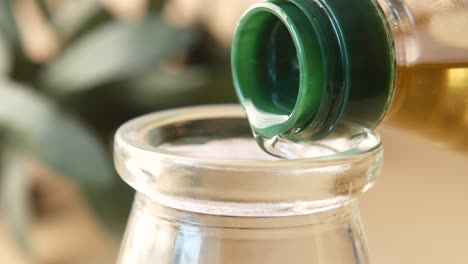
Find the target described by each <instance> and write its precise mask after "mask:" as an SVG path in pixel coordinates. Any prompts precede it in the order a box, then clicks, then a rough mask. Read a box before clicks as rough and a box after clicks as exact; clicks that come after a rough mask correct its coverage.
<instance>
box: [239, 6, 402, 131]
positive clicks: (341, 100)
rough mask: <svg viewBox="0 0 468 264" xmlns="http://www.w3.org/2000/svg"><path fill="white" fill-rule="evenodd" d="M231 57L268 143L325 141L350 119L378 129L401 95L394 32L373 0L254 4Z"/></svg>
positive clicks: (256, 125) (255, 123)
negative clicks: (273, 140)
mask: <svg viewBox="0 0 468 264" xmlns="http://www.w3.org/2000/svg"><path fill="white" fill-rule="evenodd" d="M231 59H232V73H233V80H234V85H235V87H236V92H237V94H238V97H239V99H240V101H241V103H242V105H243V107H244V108H245V110H246V112H247V115H248V118H249V122H250V123H251V126H252V128H253V130H254V131H255V133H257V134H259V135H260V136H262V137H266V138H272V137H274V136H277V135H280V134H281V135H282V136H284V137H287V138H289V139H292V140H304V139H319V138H322V137H324V136H326V135H328V134H329V133H330V132H331V131H332V130H333V129H334V127H335V126H336V124H337V122H339V121H340V120H342V119H343V118H345V117H346V118H348V119H353V120H355V121H358V122H360V123H366V124H369V125H370V126H373V125H376V124H377V123H378V122H379V121H380V120H381V118H382V117H383V115H384V114H385V112H386V110H387V108H388V106H389V103H390V101H391V97H392V95H393V86H394V80H395V56H394V48H393V42H392V39H391V33H390V30H389V29H388V25H387V23H386V20H385V18H384V15H383V12H382V11H381V10H380V9H379V7H378V6H377V5H376V4H375V3H374V2H373V1H371V0H348V1H342V0H335V1H332V0H328V1H327V0H273V1H268V2H263V3H258V4H256V5H253V6H252V7H251V8H250V9H249V10H247V12H246V13H245V14H244V15H243V16H242V18H241V20H240V21H239V24H238V27H237V31H236V34H235V37H234V41H233V45H232V58H231Z"/></svg>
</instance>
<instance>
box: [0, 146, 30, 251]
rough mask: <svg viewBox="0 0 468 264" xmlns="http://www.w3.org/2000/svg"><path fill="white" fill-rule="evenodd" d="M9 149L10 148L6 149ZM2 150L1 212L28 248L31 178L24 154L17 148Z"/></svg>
mask: <svg viewBox="0 0 468 264" xmlns="http://www.w3.org/2000/svg"><path fill="white" fill-rule="evenodd" d="M8 150H11V149H8ZM14 151H16V152H13V151H5V150H4V151H3V155H2V160H1V169H2V170H1V175H2V178H1V182H0V190H1V192H0V194H1V203H2V210H3V214H4V215H5V217H6V220H7V221H8V224H9V225H10V226H11V229H12V231H13V233H14V235H15V237H16V239H17V241H18V242H19V245H20V246H22V247H23V248H24V249H28V242H27V238H28V231H29V223H30V219H31V215H30V207H29V203H30V201H29V197H30V196H29V191H30V187H31V186H30V184H31V178H30V176H29V175H28V172H27V167H26V162H27V160H26V155H24V153H21V152H19V151H17V150H14Z"/></svg>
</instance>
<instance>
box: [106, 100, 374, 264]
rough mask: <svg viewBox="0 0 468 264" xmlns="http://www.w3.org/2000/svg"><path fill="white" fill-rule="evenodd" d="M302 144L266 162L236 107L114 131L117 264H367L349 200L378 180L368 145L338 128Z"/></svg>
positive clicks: (183, 113) (155, 117)
mask: <svg viewBox="0 0 468 264" xmlns="http://www.w3.org/2000/svg"><path fill="white" fill-rule="evenodd" d="M343 135H348V136H350V137H347V138H346V137H343ZM311 144H312V145H306V144H305V145H301V148H296V150H295V151H294V150H293V149H290V151H291V152H290V155H291V159H289V160H282V159H278V158H275V157H273V156H269V155H268V154H266V153H265V152H263V151H262V150H261V149H260V148H259V147H258V146H257V144H256V142H255V140H254V138H252V135H251V130H250V128H249V125H248V122H247V120H246V117H245V114H244V112H243V110H242V108H241V107H239V106H229V105H224V106H205V107H191V108H183V109H178V110H171V111H165V112H161V113H156V114H150V115H147V116H144V117H141V118H138V119H135V120H132V121H130V122H128V123H126V124H124V125H123V126H122V127H121V128H120V129H119V130H118V132H117V134H116V138H115V164H116V168H117V170H118V172H119V174H120V175H121V177H122V178H123V179H124V180H125V181H126V182H127V183H128V184H129V185H131V186H132V187H133V188H135V189H136V190H137V193H136V196H135V201H134V205H133V209H132V213H131V216H130V218H129V222H128V226H127V230H126V234H125V238H124V241H123V243H122V247H121V252H120V257H119V263H121V264H127V263H131V264H143V263H145V264H146V263H158V264H217V263H222V264H239V263H242V264H258V263H268V264H284V263H290V264H312V263H313V264H338V263H339V264H347V263H360V264H363V263H368V262H369V261H368V254H367V247H366V240H365V236H364V233H363V228H362V224H361V221H360V214H359V209H358V202H357V197H358V196H359V195H360V194H361V193H363V192H365V191H367V190H368V189H369V188H370V187H371V186H372V185H373V184H374V182H375V180H376V176H377V175H378V173H379V171H380V169H381V166H382V149H381V144H380V139H379V137H378V136H377V135H376V134H374V133H373V132H371V131H369V130H367V129H366V128H363V127H361V126H358V125H356V124H353V123H347V124H344V125H343V126H342V127H341V128H340V129H337V131H336V132H334V133H333V134H332V135H331V136H330V137H329V138H327V140H324V141H320V142H315V143H311Z"/></svg>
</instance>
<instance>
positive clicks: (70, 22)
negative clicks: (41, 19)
mask: <svg viewBox="0 0 468 264" xmlns="http://www.w3.org/2000/svg"><path fill="white" fill-rule="evenodd" d="M101 9H102V6H101V1H99V0H80V1H76V0H63V1H62V3H61V4H60V7H59V8H58V10H57V11H55V12H54V14H53V16H52V23H53V24H54V25H55V26H56V28H57V30H58V31H59V33H60V36H61V37H62V39H63V40H69V39H70V38H71V37H73V36H74V35H75V34H76V33H77V32H78V31H79V30H80V29H81V27H82V26H83V25H85V24H86V23H87V22H88V20H89V19H91V18H92V17H93V16H94V15H96V14H97V13H98V12H99V11H100V10H101Z"/></svg>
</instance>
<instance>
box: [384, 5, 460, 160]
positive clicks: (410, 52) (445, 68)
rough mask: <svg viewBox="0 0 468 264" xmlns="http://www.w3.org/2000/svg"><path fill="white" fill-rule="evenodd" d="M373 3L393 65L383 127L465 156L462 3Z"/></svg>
mask: <svg viewBox="0 0 468 264" xmlns="http://www.w3.org/2000/svg"><path fill="white" fill-rule="evenodd" d="M378 2H379V4H380V6H381V7H382V9H383V10H384V11H385V14H386V16H387V20H388V22H389V25H390V29H391V31H392V36H393V39H394V43H395V48H396V56H397V66H398V67H397V80H396V87H395V95H394V98H393V102H392V105H391V107H390V109H389V114H388V115H387V119H388V123H390V124H392V125H396V126H398V127H401V128H404V129H407V130H409V131H414V132H416V133H418V134H420V135H423V136H425V137H427V138H429V139H431V140H433V141H436V142H438V143H440V144H442V145H444V146H448V147H450V148H452V149H455V150H459V151H462V152H464V153H468V138H467V137H466V134H467V133H468V1H466V0H378Z"/></svg>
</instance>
